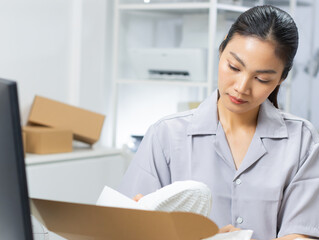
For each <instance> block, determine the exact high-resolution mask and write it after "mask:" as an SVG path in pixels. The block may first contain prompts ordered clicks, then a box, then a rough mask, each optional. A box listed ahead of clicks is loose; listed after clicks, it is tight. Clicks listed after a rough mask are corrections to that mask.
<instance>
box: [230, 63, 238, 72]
mask: <svg viewBox="0 0 319 240" xmlns="http://www.w3.org/2000/svg"><path fill="white" fill-rule="evenodd" d="M228 67H229V68H230V69H231V70H233V71H236V72H238V71H239V69H238V68H235V67H233V66H232V65H230V64H228Z"/></svg>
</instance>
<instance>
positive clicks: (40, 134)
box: [23, 126, 73, 154]
mask: <svg viewBox="0 0 319 240" xmlns="http://www.w3.org/2000/svg"><path fill="white" fill-rule="evenodd" d="M23 132H24V134H25V135H26V145H25V150H26V152H28V153H37V154H49V153H62V152H72V141H73V134H72V131H71V130H69V129H58V128H48V127H35V126H24V127H23Z"/></svg>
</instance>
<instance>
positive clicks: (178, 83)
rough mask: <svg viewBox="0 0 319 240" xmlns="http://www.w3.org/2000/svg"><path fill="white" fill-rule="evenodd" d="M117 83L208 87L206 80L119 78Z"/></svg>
mask: <svg viewBox="0 0 319 240" xmlns="http://www.w3.org/2000/svg"><path fill="white" fill-rule="evenodd" d="M117 83H118V84H148V85H175V86H184V87H208V83H207V82H194V81H193V82H191V81H180V80H171V81H169V80H154V79H145V80H139V79H119V80H117Z"/></svg>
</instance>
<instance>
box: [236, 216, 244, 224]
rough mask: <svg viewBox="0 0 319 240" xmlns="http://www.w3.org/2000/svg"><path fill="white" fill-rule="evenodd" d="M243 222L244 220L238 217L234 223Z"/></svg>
mask: <svg viewBox="0 0 319 240" xmlns="http://www.w3.org/2000/svg"><path fill="white" fill-rule="evenodd" d="M243 221H244V219H243V218H241V217H238V218H237V219H236V222H237V223H238V224H241V223H243Z"/></svg>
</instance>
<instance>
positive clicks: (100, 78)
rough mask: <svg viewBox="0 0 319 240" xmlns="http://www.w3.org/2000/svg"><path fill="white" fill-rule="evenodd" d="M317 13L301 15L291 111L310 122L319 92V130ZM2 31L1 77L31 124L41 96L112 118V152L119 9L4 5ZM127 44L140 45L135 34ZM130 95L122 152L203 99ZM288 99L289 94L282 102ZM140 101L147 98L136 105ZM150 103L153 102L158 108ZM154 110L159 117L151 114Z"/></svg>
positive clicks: (5, 1)
mask: <svg viewBox="0 0 319 240" xmlns="http://www.w3.org/2000/svg"><path fill="white" fill-rule="evenodd" d="M301 2H307V1H301ZM308 2H309V1H308ZM316 12H317V13H319V4H316ZM313 13H314V11H313V10H312V7H302V6H301V7H297V11H296V14H295V19H296V22H297V25H298V27H299V29H300V47H299V51H298V55H297V58H296V61H295V69H294V73H293V76H294V77H293V80H292V91H291V93H292V94H291V104H290V111H291V112H292V113H294V114H296V115H299V116H301V117H305V118H308V117H309V116H310V115H309V113H308V105H309V104H308V100H307V96H308V95H309V93H310V91H312V92H311V94H312V101H311V106H310V107H309V109H311V119H310V120H311V121H312V122H313V123H314V124H315V125H316V126H317V127H318V128H319V109H318V108H316V101H318V97H317V91H316V89H319V76H318V75H317V76H316V78H315V79H313V80H312V85H311V86H310V85H309V82H310V80H309V79H310V76H309V74H307V73H306V72H305V71H304V69H305V67H306V66H307V64H309V61H310V58H311V57H312V56H313V54H314V52H311V51H314V50H316V49H319V41H318V39H319V26H318V24H316V23H319V16H318V15H319V14H316V16H314V17H313ZM151 24H152V23H151V22H149V23H148V22H144V23H143V24H141V27H140V31H143V29H149V28H151V27H152V26H151ZM165 24H166V26H165ZM169 24H170V22H169V21H167V23H164V25H163V29H164V28H165V27H166V29H168V30H169V29H170V25H169ZM0 30H1V31H0V32H1V38H0V53H1V54H0V69H1V73H0V75H1V77H3V78H9V79H12V80H16V81H18V83H19V95H20V96H19V97H20V108H21V114H22V120H23V124H25V123H26V119H27V116H28V112H29V110H30V106H31V104H32V101H33V98H34V95H35V94H37V95H42V96H45V97H48V98H53V99H56V100H59V101H62V102H66V103H70V104H73V105H76V106H79V107H83V108H86V109H89V110H92V111H96V112H99V113H103V114H105V115H106V116H107V118H106V121H105V126H104V129H103V133H102V137H101V141H100V142H99V144H101V145H111V141H112V136H111V133H112V128H113V127H112V121H111V119H112V114H113V112H112V49H113V46H114V43H113V33H114V1H113V0H68V1H65V0H45V1H43V0H27V1H22V0H1V1H0ZM146 31H147V30H146ZM170 34H171V35H172V34H173V33H172V31H167V32H166V33H165V34H164V35H167V36H166V38H165V36H161V39H159V40H158V41H162V42H163V44H164V45H165V41H166V42H167V39H168V38H169V37H172V36H170ZM125 41H126V42H128V41H139V39H137V38H134V35H133V34H132V33H127V39H125ZM160 44H161V43H158V45H160ZM163 44H162V45H163ZM311 45H313V46H311ZM122 88H123V89H122V90H121V91H122V92H121V96H122V98H121V104H120V105H119V106H118V107H119V108H118V111H117V112H118V114H122V118H118V119H117V120H118V123H119V129H120V130H118V134H119V136H118V139H119V142H118V146H119V147H121V146H122V144H124V143H126V142H127V140H128V138H127V136H129V135H130V134H137V135H142V134H143V133H144V132H145V131H146V129H147V127H148V126H149V125H150V124H151V123H152V122H154V121H156V120H157V119H158V118H160V117H161V116H164V115H166V114H170V113H173V112H176V111H178V107H177V105H176V104H174V105H173V104H172V102H174V101H175V102H176V101H177V100H178V99H179V100H180V101H186V100H196V99H197V98H198V96H197V94H196V93H194V92H192V91H190V90H187V89H185V88H181V87H178V86H177V87H176V86H168V87H167V86H166V87H165V86H159V87H156V89H155V90H154V88H151V87H145V88H143V87H141V86H135V87H122ZM148 90H149V91H148ZM152 91H157V93H156V94H153V92H152ZM284 94H285V92H284V90H283V92H282V97H284ZM134 96H135V97H136V96H140V97H138V98H136V99H134V98H132V97H134ZM163 96H165V97H164V98H163ZM147 98H152V102H148V101H147ZM145 100H146V101H145ZM283 101H284V100H283ZM146 102H148V103H146ZM152 103H154V106H153V107H152V111H149V110H147V107H148V108H149V107H150V106H149V105H151V104H152ZM160 103H161V104H160ZM134 106H140V108H143V107H144V106H145V114H138V116H137V114H134ZM123 114H124V115H125V114H126V116H124V117H123ZM130 119H134V121H136V120H137V119H139V120H140V121H139V124H135V126H136V127H135V129H132V127H131V126H132V125H129V123H130ZM125 126H130V128H131V129H129V128H126V127H125ZM130 130H131V132H128V131H130Z"/></svg>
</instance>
